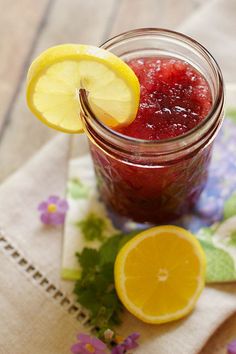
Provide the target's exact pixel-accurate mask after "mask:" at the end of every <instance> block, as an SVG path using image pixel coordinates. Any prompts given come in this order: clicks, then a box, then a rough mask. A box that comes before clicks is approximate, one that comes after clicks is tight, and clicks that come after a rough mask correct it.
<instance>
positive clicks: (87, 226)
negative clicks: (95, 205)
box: [76, 213, 106, 241]
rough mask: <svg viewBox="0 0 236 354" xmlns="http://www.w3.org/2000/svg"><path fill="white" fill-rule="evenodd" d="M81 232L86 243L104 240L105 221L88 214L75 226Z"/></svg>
mask: <svg viewBox="0 0 236 354" xmlns="http://www.w3.org/2000/svg"><path fill="white" fill-rule="evenodd" d="M76 225H77V226H78V227H79V228H80V229H81V231H82V233H83V235H84V238H85V239H86V241H94V240H99V241H103V240H104V238H105V237H104V235H103V233H104V231H105V229H106V219H104V218H101V217H100V216H98V215H96V214H94V213H90V214H88V215H87V217H86V218H85V219H83V220H81V221H79V222H78V223H77V224H76Z"/></svg>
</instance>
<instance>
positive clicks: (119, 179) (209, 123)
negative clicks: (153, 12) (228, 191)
mask: <svg viewBox="0 0 236 354" xmlns="http://www.w3.org/2000/svg"><path fill="white" fill-rule="evenodd" d="M102 47H103V48H105V49H107V50H110V51H112V52H113V53H114V54H116V55H118V56H120V57H121V58H122V59H123V60H125V61H126V62H127V63H128V65H130V67H131V68H132V69H133V70H134V72H135V73H136V75H137V76H138V78H139V81H140V86H141V97H140V106H139V110H138V113H137V117H136V119H135V120H134V121H133V123H131V124H130V125H129V126H127V127H122V128H119V129H117V130H116V131H115V130H112V129H110V128H109V127H107V126H105V125H103V123H101V122H100V121H99V117H96V116H95V115H94V114H93V112H92V111H91V109H90V107H89V105H88V101H87V99H86V95H85V94H82V96H81V105H82V108H83V121H84V128H85V130H86V132H87V135H88V137H89V141H90V149H91V154H92V158H93V162H94V167H95V172H96V175H97V182H98V188H99V192H100V195H101V197H102V199H103V201H104V202H105V204H106V206H107V207H108V208H109V209H110V210H111V211H112V212H113V213H115V214H117V215H119V216H122V217H125V218H126V219H128V220H133V221H137V222H143V223H144V222H149V223H153V224H156V223H165V222H168V221H171V220H174V219H176V218H178V217H180V216H182V215H183V214H184V213H187V212H188V211H189V210H190V209H191V208H192V207H193V206H194V204H195V203H196V201H197V200H198V198H199V196H200V194H201V192H202V190H203V188H204V186H205V183H206V180H207V173H208V165H209V161H210V158H211V150H212V145H213V141H214V138H215V136H216V133H217V131H218V129H219V127H220V125H221V122H222V119H223V104H224V93H223V82H222V76H221V72H220V69H219V67H218V65H217V63H216V62H215V60H214V59H213V58H212V56H211V55H210V54H209V53H208V52H207V50H206V49H205V48H203V47H202V46H201V45H200V44H199V43H197V42H196V41H194V40H192V39H191V38H189V37H187V36H184V35H183V34H180V33H176V32H172V31H167V30H161V29H140V30H134V31H130V32H126V33H124V34H121V35H119V36H117V37H114V38H112V39H111V40H109V41H107V42H106V43H105V44H104V45H103V46H102Z"/></svg>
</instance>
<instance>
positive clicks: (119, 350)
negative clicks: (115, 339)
mask: <svg viewBox="0 0 236 354" xmlns="http://www.w3.org/2000/svg"><path fill="white" fill-rule="evenodd" d="M139 337H140V334H139V333H132V334H131V335H130V336H128V337H127V338H125V340H124V341H123V342H122V343H120V344H118V345H116V346H115V347H114V348H113V349H112V354H124V353H126V352H127V350H130V349H135V348H137V347H138V343H137V340H138V339H139Z"/></svg>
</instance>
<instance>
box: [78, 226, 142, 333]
mask: <svg viewBox="0 0 236 354" xmlns="http://www.w3.org/2000/svg"><path fill="white" fill-rule="evenodd" d="M136 234H137V232H132V233H131V234H128V235H124V234H116V235H114V236H112V237H110V238H109V239H107V240H105V241H104V242H103V244H102V245H101V246H100V249H99V250H94V249H91V248H85V249H84V250H83V251H82V253H81V254H77V257H78V260H79V263H80V267H81V268H82V271H81V278H80V279H79V280H78V281H77V282H76V284H75V288H74V292H75V294H76V296H77V301H78V302H79V303H80V304H81V305H82V306H84V307H86V309H87V310H88V311H89V313H90V319H91V325H92V326H95V330H96V331H97V333H98V334H99V333H100V334H101V333H103V332H104V330H105V329H107V328H112V327H114V326H115V325H118V324H119V323H120V314H121V312H122V311H123V306H122V304H121V302H120V300H119V298H118V296H117V293H116V290H115V284H114V263H115V259H116V256H117V253H118V251H119V250H120V248H121V247H122V246H123V245H124V244H125V243H126V242H128V241H129V240H130V239H131V238H132V237H134V235H136Z"/></svg>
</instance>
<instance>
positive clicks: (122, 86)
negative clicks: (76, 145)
mask: <svg viewBox="0 0 236 354" xmlns="http://www.w3.org/2000/svg"><path fill="white" fill-rule="evenodd" d="M80 88H84V89H85V90H86V91H87V92H88V101H89V104H90V106H91V108H92V110H93V112H94V113H95V115H97V117H98V118H99V119H100V120H101V121H102V122H104V123H105V124H107V125H108V126H110V127H115V126H121V125H128V124H129V123H131V122H132V120H133V119H134V118H135V117H136V113H137V110H138V105H139V95H140V86H139V81H138V79H137V77H136V75H135V74H134V72H133V71H132V69H131V68H130V67H129V66H128V65H127V64H126V63H125V62H124V61H123V60H121V59H120V58H118V57H117V56H115V55H114V54H112V53H111V52H109V51H106V50H104V49H101V48H97V47H94V46H90V45H76V44H63V45H59V46H55V47H52V48H49V49H47V50H46V51H45V52H43V53H42V54H41V55H39V57H37V58H36V59H35V60H34V61H33V63H32V64H31V66H30V68H29V72H28V76H27V89H26V91H27V92H26V97H27V103H28V106H29V108H30V110H31V111H32V112H33V113H34V115H35V116H36V117H38V118H39V119H40V120H41V121H43V122H44V123H45V124H46V125H48V126H50V127H52V128H54V129H57V130H60V131H64V132H67V133H79V132H82V131H83V127H82V122H81V119H80V104H79V90H80Z"/></svg>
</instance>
